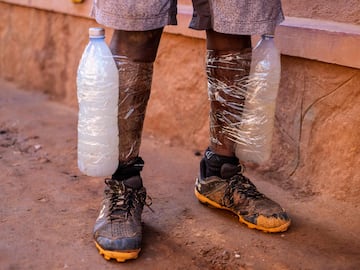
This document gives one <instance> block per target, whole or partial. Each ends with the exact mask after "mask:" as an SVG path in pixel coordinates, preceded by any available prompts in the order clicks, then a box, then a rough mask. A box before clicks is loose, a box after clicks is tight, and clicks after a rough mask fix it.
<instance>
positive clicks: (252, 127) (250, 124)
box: [206, 44, 280, 164]
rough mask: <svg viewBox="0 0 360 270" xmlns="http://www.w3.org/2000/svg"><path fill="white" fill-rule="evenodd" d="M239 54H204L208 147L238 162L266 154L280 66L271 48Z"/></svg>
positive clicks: (262, 158) (256, 160)
mask: <svg viewBox="0 0 360 270" xmlns="http://www.w3.org/2000/svg"><path fill="white" fill-rule="evenodd" d="M266 45H268V46H267V47H266V48H265V49H264V48H263V47H264V45H263V44H261V46H257V47H256V48H255V49H254V51H253V52H251V50H250V49H248V50H244V51H241V52H226V53H221V54H219V53H218V54H216V53H215V52H214V51H210V50H209V51H208V52H207V62H206V70H207V76H208V94H209V99H210V102H211V110H210V140H211V144H212V147H213V148H215V150H216V147H226V148H228V149H230V148H233V149H232V150H233V151H234V152H235V154H236V156H237V157H238V158H239V160H240V161H243V162H253V163H257V164H262V163H264V162H266V161H267V160H268V159H269V157H270V154H271V144H272V135H273V128H274V114H275V103H276V96H277V90H278V84H279V78H280V61H279V58H278V57H277V55H276V53H277V51H275V50H274V47H273V44H266Z"/></svg>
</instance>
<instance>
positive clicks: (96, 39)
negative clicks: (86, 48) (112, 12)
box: [89, 36, 105, 41]
mask: <svg viewBox="0 0 360 270" xmlns="http://www.w3.org/2000/svg"><path fill="white" fill-rule="evenodd" d="M89 39H90V40H91V41H101V40H104V39H105V36H90V37H89Z"/></svg>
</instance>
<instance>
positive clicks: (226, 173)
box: [220, 163, 241, 179]
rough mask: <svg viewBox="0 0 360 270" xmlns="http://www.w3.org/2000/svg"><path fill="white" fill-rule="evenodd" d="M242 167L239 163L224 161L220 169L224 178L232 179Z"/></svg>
mask: <svg viewBox="0 0 360 270" xmlns="http://www.w3.org/2000/svg"><path fill="white" fill-rule="evenodd" d="M240 170H241V168H240V167H239V166H238V165H234V164H230V163H224V164H223V165H222V166H221V169H220V175H221V178H223V179H230V178H231V177H233V176H234V175H235V174H237V173H238V172H239V171H240Z"/></svg>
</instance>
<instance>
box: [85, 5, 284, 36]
mask: <svg viewBox="0 0 360 270" xmlns="http://www.w3.org/2000/svg"><path fill="white" fill-rule="evenodd" d="M176 5H177V0H146V1H145V0H144V1H136V0H93V8H92V16H93V17H94V18H95V19H96V21H97V22H98V23H99V24H102V25H105V26H107V27H110V28H113V29H119V30H126V31H147V30H152V29H158V28H162V27H164V26H166V25H176V24H177V21H176V14H177V7H176ZM193 7H194V13H193V17H192V20H191V22H190V26H189V27H190V28H192V29H196V30H206V29H213V30H214V31H217V32H220V33H225V34H237V35H256V34H272V33H274V31H275V27H276V26H277V25H278V24H279V23H280V22H282V21H283V20H284V15H283V12H282V8H281V0H193Z"/></svg>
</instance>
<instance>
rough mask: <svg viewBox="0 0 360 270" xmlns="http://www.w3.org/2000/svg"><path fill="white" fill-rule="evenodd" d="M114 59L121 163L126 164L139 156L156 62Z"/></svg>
mask: <svg viewBox="0 0 360 270" xmlns="http://www.w3.org/2000/svg"><path fill="white" fill-rule="evenodd" d="M114 59H115V62H116V65H117V67H118V70H119V113H118V125H119V160H120V161H121V162H126V161H128V160H131V159H134V158H136V157H137V156H138V155H139V148H140V144H141V135H142V129H143V123H144V118H145V112H146V107H147V103H148V100H149V97H150V91H151V81H152V74H153V63H140V62H133V61H131V60H129V59H128V58H126V57H123V56H114Z"/></svg>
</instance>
